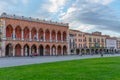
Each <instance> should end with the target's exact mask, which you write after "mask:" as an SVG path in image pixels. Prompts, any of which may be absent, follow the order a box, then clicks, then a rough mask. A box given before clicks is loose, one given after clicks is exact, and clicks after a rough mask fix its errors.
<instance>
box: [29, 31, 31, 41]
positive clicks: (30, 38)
mask: <svg viewBox="0 0 120 80" xmlns="http://www.w3.org/2000/svg"><path fill="white" fill-rule="evenodd" d="M29 40H30V41H31V31H30V33H29Z"/></svg>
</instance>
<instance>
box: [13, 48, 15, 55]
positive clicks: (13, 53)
mask: <svg viewBox="0 0 120 80" xmlns="http://www.w3.org/2000/svg"><path fill="white" fill-rule="evenodd" d="M13 56H15V48H13Z"/></svg>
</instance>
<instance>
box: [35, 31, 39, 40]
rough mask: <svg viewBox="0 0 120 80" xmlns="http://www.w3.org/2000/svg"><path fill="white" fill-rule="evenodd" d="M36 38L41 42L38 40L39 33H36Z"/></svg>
mask: <svg viewBox="0 0 120 80" xmlns="http://www.w3.org/2000/svg"><path fill="white" fill-rule="evenodd" d="M36 38H37V41H39V39H38V31H37V33H36Z"/></svg>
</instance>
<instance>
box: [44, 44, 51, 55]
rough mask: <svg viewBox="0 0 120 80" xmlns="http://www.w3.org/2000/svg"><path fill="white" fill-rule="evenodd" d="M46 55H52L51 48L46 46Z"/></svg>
mask: <svg viewBox="0 0 120 80" xmlns="http://www.w3.org/2000/svg"><path fill="white" fill-rule="evenodd" d="M45 55H47V56H49V55H50V46H49V45H46V47H45Z"/></svg>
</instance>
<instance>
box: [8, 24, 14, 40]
mask: <svg viewBox="0 0 120 80" xmlns="http://www.w3.org/2000/svg"><path fill="white" fill-rule="evenodd" d="M12 35H13V27H12V26H11V25H8V26H7V27H6V37H7V38H10V37H11V38H12Z"/></svg>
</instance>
